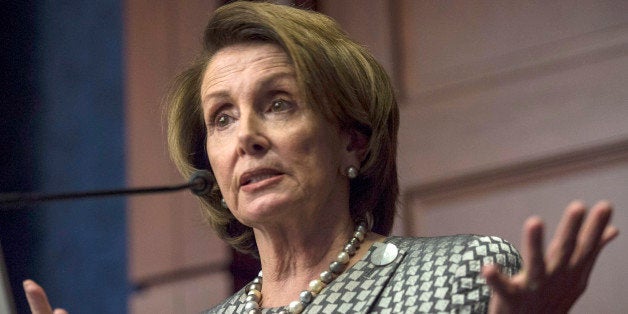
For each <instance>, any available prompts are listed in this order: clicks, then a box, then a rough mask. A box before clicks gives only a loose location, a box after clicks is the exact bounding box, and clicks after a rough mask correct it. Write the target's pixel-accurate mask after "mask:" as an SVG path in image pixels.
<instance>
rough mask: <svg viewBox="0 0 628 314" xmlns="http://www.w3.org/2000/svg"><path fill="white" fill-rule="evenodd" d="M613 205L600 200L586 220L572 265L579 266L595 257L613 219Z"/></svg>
mask: <svg viewBox="0 0 628 314" xmlns="http://www.w3.org/2000/svg"><path fill="white" fill-rule="evenodd" d="M612 211H613V209H612V207H611V205H610V203H608V202H606V201H602V202H598V203H597V204H596V205H595V206H594V207H593V208H592V209H591V213H590V214H589V216H588V217H587V219H586V220H585V221H584V224H583V226H582V230H581V232H580V235H579V237H578V243H577V247H576V251H575V253H574V255H573V257H572V265H574V266H576V267H578V266H579V265H582V264H583V263H586V262H587V261H590V260H591V259H593V258H594V257H595V255H596V254H597V252H599V250H600V249H601V248H600V247H599V244H600V240H601V239H602V235H603V234H604V230H605V229H606V227H607V226H608V223H609V222H610V219H611V214H612Z"/></svg>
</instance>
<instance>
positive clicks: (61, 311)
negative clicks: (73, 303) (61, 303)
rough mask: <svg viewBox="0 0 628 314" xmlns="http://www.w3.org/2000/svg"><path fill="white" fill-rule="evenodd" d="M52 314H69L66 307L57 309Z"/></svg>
mask: <svg viewBox="0 0 628 314" xmlns="http://www.w3.org/2000/svg"><path fill="white" fill-rule="evenodd" d="M52 314H68V311H66V310H64V309H55V311H54V312H52Z"/></svg>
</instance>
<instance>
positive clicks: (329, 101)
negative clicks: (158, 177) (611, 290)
mask: <svg viewBox="0 0 628 314" xmlns="http://www.w3.org/2000/svg"><path fill="white" fill-rule="evenodd" d="M204 44H205V49H204V52H203V55H202V56H201V58H200V59H199V61H198V62H197V63H196V64H195V65H194V66H192V67H191V68H190V69H189V70H188V71H186V72H185V73H183V74H182V75H181V77H180V79H179V80H178V84H177V85H176V86H175V89H174V92H173V94H172V96H171V97H170V99H169V144H170V148H171V152H172V155H173V159H174V161H175V163H176V164H177V166H178V168H179V169H180V171H181V172H182V173H183V175H184V176H186V177H187V176H189V175H190V174H191V173H192V172H193V171H195V170H196V169H209V170H211V172H212V173H213V174H214V175H215V178H216V181H217V183H218V184H217V186H216V187H215V189H214V190H213V191H212V192H211V193H210V195H208V196H206V197H202V198H201V202H202V205H203V209H204V212H205V214H206V215H207V219H208V221H209V223H210V224H211V225H212V227H213V228H214V229H215V230H216V231H217V232H218V234H219V235H220V236H221V237H222V238H223V239H225V240H226V241H227V242H228V243H230V244H231V245H232V246H233V247H235V248H236V249H239V250H241V251H244V252H249V253H251V254H254V255H256V256H258V257H259V258H260V261H261V265H262V272H260V275H259V276H258V277H257V278H256V279H255V280H254V281H253V282H252V283H251V284H250V285H248V286H247V287H246V288H245V289H243V290H242V291H239V292H237V293H236V294H234V295H233V296H231V297H230V298H228V299H227V300H225V301H224V302H223V303H221V304H220V305H218V306H216V307H215V308H213V309H211V310H209V311H208V312H207V313H223V312H226V313H242V312H247V313H260V312H262V311H264V312H268V313H275V312H282V311H289V312H295V313H299V312H302V311H305V312H310V313H319V312H364V313H366V312H395V313H398V312H452V311H453V312H486V311H487V310H488V311H490V312H494V313H508V312H523V311H525V312H526V313H530V312H547V311H549V312H552V313H554V312H566V311H567V310H568V309H569V308H570V307H571V306H572V305H573V304H574V302H575V300H576V299H577V298H578V296H579V295H580V294H581V293H582V292H583V289H584V286H585V285H586V281H587V277H588V275H589V274H590V272H591V268H592V266H593V263H594V260H595V257H596V256H597V254H598V253H599V252H600V250H601V249H602V248H603V247H604V245H606V244H607V243H608V242H609V241H611V240H612V239H613V238H614V237H615V236H616V235H617V233H618V232H617V229H616V228H614V227H612V226H609V225H608V223H609V220H610V214H611V207H610V205H609V204H608V203H605V202H601V203H599V204H597V205H596V206H594V208H593V209H592V210H591V213H590V214H589V215H588V217H586V219H585V216H586V213H585V212H586V209H585V207H584V205H582V204H581V203H579V202H574V203H573V204H571V205H569V207H568V208H567V210H566V212H565V215H564V217H563V219H562V221H561V223H560V225H559V228H558V231H557V234H556V236H555V238H554V239H553V241H552V244H551V246H550V247H549V249H548V251H547V253H546V254H544V253H543V251H542V245H541V243H542V237H543V236H542V232H543V225H542V222H541V221H540V220H539V219H538V218H531V219H529V220H528V221H527V222H526V223H525V225H524V232H523V241H522V243H523V268H522V269H521V271H519V269H520V258H519V255H518V253H517V252H516V250H515V249H514V248H513V247H512V246H510V245H509V244H508V243H506V242H504V241H503V240H501V239H499V238H496V237H482V236H470V235H469V236H451V237H439V238H398V237H386V236H385V235H387V234H389V233H390V230H391V227H392V221H393V217H394V212H395V202H396V199H397V194H398V185H397V173H396V163H395V159H396V137H397V124H398V120H399V118H398V108H397V104H396V101H395V98H394V93H393V90H392V87H391V85H390V82H389V79H388V77H387V75H386V73H385V72H384V70H383V69H382V68H381V66H380V65H379V64H378V63H377V62H376V61H375V60H374V59H373V57H372V56H371V55H370V54H369V53H368V52H366V51H365V50H364V49H363V48H362V47H360V46H359V45H357V44H356V43H354V42H353V41H351V40H350V39H349V38H347V37H346V35H345V34H344V33H343V32H342V31H341V30H340V29H339V28H338V26H337V25H336V24H335V23H334V22H333V21H332V20H330V19H329V18H327V17H325V16H323V15H320V14H316V13H312V12H307V11H302V10H299V9H294V8H290V7H286V6H277V5H272V4H265V3H248V2H236V3H233V4H230V5H227V6H223V7H221V8H220V9H219V10H217V11H216V13H215V15H214V16H213V17H212V18H211V20H210V21H209V24H208V26H207V28H206V31H205V37H204ZM489 287H490V288H492V293H491V289H490V288H489ZM574 287H576V289H574ZM26 290H27V295H28V296H29V300H31V301H32V302H31V304H33V308H34V312H35V313H50V307H49V306H48V305H47V301H45V299H42V298H45V295H44V294H43V291H42V290H41V288H39V287H38V286H36V285H35V284H34V283H32V282H29V283H28V287H27V289H26ZM37 298H40V300H36V299H37ZM37 307H43V308H44V311H43V312H38V311H37V310H36V308H37Z"/></svg>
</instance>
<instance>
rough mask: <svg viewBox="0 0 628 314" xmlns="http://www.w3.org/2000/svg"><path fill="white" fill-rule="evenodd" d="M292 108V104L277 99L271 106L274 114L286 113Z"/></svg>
mask: <svg viewBox="0 0 628 314" xmlns="http://www.w3.org/2000/svg"><path fill="white" fill-rule="evenodd" d="M290 108H292V104H291V103H290V102H288V101H286V100H283V99H275V100H273V102H272V103H271V104H270V111H272V112H281V111H286V110H289V109H290Z"/></svg>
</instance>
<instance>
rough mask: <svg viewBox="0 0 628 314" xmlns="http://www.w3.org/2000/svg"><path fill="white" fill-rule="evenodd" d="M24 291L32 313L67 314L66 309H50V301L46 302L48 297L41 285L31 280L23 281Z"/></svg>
mask: <svg viewBox="0 0 628 314" xmlns="http://www.w3.org/2000/svg"><path fill="white" fill-rule="evenodd" d="M24 292H25V293H26V299H27V300H28V305H29V306H30V308H31V313H33V314H68V312H67V311H66V310H63V309H55V310H54V312H53V311H52V307H50V303H48V297H47V296H46V292H45V291H44V289H42V287H40V286H39V285H38V284H36V283H35V282H34V281H32V280H30V279H29V280H25V281H24Z"/></svg>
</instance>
